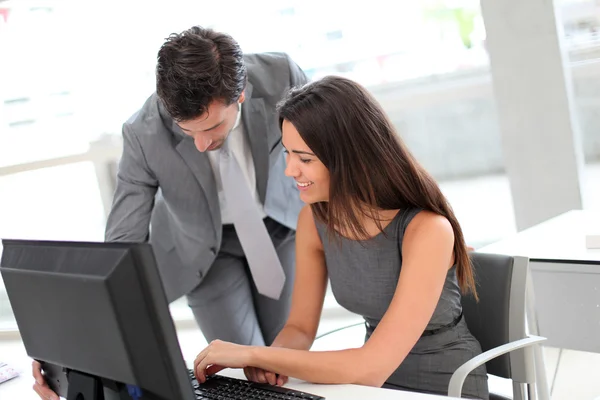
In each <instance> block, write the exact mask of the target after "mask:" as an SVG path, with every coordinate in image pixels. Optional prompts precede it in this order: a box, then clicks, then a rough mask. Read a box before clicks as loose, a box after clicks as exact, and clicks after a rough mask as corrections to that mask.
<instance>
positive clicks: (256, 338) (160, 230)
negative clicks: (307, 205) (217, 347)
mask: <svg viewBox="0 0 600 400" xmlns="http://www.w3.org/2000/svg"><path fill="white" fill-rule="evenodd" d="M156 78H157V91H156V93H155V94H153V95H152V96H150V98H149V99H148V100H147V101H146V103H145V104H144V105H143V107H142V108H141V110H139V111H138V112H137V113H136V114H134V115H133V116H132V117H131V118H130V119H129V120H128V121H127V122H126V123H125V124H124V126H123V155H122V158H121V160H120V163H119V170H118V174H117V188H116V191H115V196H114V202H113V206H112V210H111V213H110V216H109V218H108V223H107V227H106V240H107V241H128V242H143V241H148V240H149V241H150V242H151V243H152V245H153V248H154V252H155V255H156V259H157V262H158V266H159V270H160V273H161V277H162V280H163V286H164V289H165V291H166V294H167V298H168V300H169V301H173V300H175V299H177V298H179V297H181V296H183V295H186V296H187V300H188V304H189V306H190V307H191V309H192V311H193V313H194V316H195V318H196V320H197V322H198V324H199V326H200V328H201V330H202V332H203V334H204V336H205V337H206V339H207V340H208V341H211V340H213V339H217V338H218V339H222V340H227V341H231V342H236V343H240V344H246V345H270V344H271V343H272V341H273V340H274V338H275V337H276V335H277V334H278V333H279V331H280V329H281V328H282V327H283V325H284V323H285V321H286V319H287V315H288V312H289V307H290V301H291V290H292V285H293V278H294V261H295V226H296V221H297V217H298V213H299V211H300V208H301V207H302V203H301V201H300V200H299V196H298V192H297V190H298V189H297V187H296V183H295V182H294V181H293V180H292V179H291V178H289V177H286V176H285V175H284V169H285V155H284V153H283V147H282V144H281V132H280V129H279V125H278V118H277V113H276V111H275V107H276V104H277V103H278V102H279V101H280V100H281V99H282V97H283V95H284V94H285V93H286V92H287V91H288V90H289V89H290V88H291V87H293V86H297V85H302V84H304V83H306V82H307V79H306V76H305V75H304V73H303V72H302V70H301V69H300V68H299V67H298V66H297V65H296V64H295V63H294V62H293V61H292V60H291V59H290V58H289V57H288V56H287V55H285V54H281V53H268V54H254V55H243V54H242V51H241V49H240V48H239V46H238V44H237V43H236V42H235V41H234V40H233V39H232V38H231V37H229V36H228V35H225V34H222V33H218V32H214V31H212V30H209V29H203V28H200V27H193V28H191V29H189V30H187V31H184V32H183V33H181V34H173V35H171V36H170V37H169V38H168V39H167V41H166V42H165V43H164V44H163V46H162V47H161V49H160V51H159V53H158V64H157V68H156ZM224 151H227V154H229V156H230V158H227V157H225V155H224V154H222V153H223V152H224ZM224 157H225V160H229V161H228V162H231V160H234V161H233V162H237V163H236V164H235V166H236V167H235V168H238V169H235V168H234V169H232V168H233V167H228V166H227V165H223V163H224V161H223V159H224ZM238 170H239V171H241V172H242V174H239V173H238V175H239V176H240V180H237V181H235V179H236V175H235V171H238ZM232 171H233V172H232ZM223 174H226V176H223ZM232 182H234V184H233V185H232V184H231V183H232ZM243 186H246V192H247V193H248V194H247V197H244V196H246V195H244V194H243V193H242V194H239V195H237V194H234V195H229V196H228V194H230V193H231V192H230V191H231V190H235V189H237V187H243ZM228 190H229V192H228ZM234 193H235V192H234ZM240 199H241V200H243V199H246V201H245V202H242V203H240ZM248 199H250V200H249V201H248ZM240 209H242V210H243V211H242V212H240V211H239V210H240ZM254 212H256V215H260V218H261V219H254V220H252V219H251V218H248V219H247V220H243V219H244V218H245V217H246V216H248V215H249V214H252V213H254ZM240 214H241V215H240ZM240 217H242V221H240V220H239V219H240ZM236 218H237V219H236ZM261 220H262V221H261ZM248 221H255V224H254V225H253V226H252V225H251V226H250V227H248V226H247V225H248V224H247V222H248ZM263 221H264V223H263ZM243 224H245V225H246V226H244V225H243ZM265 228H266V229H265ZM238 231H239V232H240V236H239V237H238ZM243 231H244V232H246V233H248V232H249V233H250V234H251V235H246V236H256V238H258V237H260V236H261V232H262V231H264V232H265V234H264V237H267V238H270V240H267V241H268V242H269V243H268V246H267V247H265V244H264V243H258V242H256V241H254V242H253V240H255V239H256V238H254V237H246V238H245V239H244V238H242V237H241V232H243ZM267 234H268V236H267ZM242 242H243V243H242ZM261 246H262V247H261ZM269 246H270V249H269ZM256 249H258V250H256ZM249 252H252V253H253V256H252V257H250V256H249V254H248V253H249ZM269 252H272V254H273V255H274V256H275V259H277V258H278V260H279V262H277V260H273V258H271V259H268V258H267V259H266V261H263V259H261V257H263V256H264V253H267V254H268V253H269ZM279 263H280V266H279V265H277V266H274V265H271V264H279ZM280 269H283V274H284V275H285V277H283V275H281V276H280V275H278V274H280V272H279V271H280ZM260 281H263V283H262V290H261V289H260V285H258V283H259V282H260ZM259 292H260V293H266V294H267V295H263V294H260V293H259ZM34 376H35V377H36V381H37V383H36V384H35V386H34V388H35V390H36V391H37V392H38V394H40V395H41V396H46V397H45V398H47V396H52V395H54V393H52V392H51V391H50V390H49V389H48V387H47V385H46V384H45V383H44V381H43V378H42V376H41V374H40V371H39V364H34Z"/></svg>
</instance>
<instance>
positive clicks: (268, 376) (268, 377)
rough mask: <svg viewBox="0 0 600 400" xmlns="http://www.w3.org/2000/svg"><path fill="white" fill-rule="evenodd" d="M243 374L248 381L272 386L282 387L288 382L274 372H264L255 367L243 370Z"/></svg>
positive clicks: (285, 377)
mask: <svg viewBox="0 0 600 400" xmlns="http://www.w3.org/2000/svg"><path fill="white" fill-rule="evenodd" d="M244 374H245V375H246V379H248V380H249V381H252V382H258V383H269V384H271V385H273V386H275V385H277V386H283V385H285V384H286V383H287V381H288V377H287V376H285V375H277V374H276V373H274V372H269V371H265V370H264V369H261V368H255V367H246V368H244Z"/></svg>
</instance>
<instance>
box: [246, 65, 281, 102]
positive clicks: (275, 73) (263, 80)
mask: <svg viewBox="0 0 600 400" xmlns="http://www.w3.org/2000/svg"><path fill="white" fill-rule="evenodd" d="M244 61H245V62H246V67H247V69H248V82H249V83H250V84H251V85H252V87H253V94H252V97H263V98H265V99H269V98H271V99H272V100H273V101H274V102H277V101H279V100H280V99H281V96H282V95H283V93H285V92H286V91H287V90H288V89H289V87H290V81H291V76H290V73H291V72H290V62H291V59H290V57H289V56H288V55H287V54H286V53H256V54H246V55H244Z"/></svg>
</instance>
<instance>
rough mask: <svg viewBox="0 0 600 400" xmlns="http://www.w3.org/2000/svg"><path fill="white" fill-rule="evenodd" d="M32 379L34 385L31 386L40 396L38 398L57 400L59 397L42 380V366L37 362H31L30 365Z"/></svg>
mask: <svg viewBox="0 0 600 400" xmlns="http://www.w3.org/2000/svg"><path fill="white" fill-rule="evenodd" d="M31 367H32V371H33V377H34V379H35V383H34V385H33V390H35V392H36V393H37V394H38V396H40V398H42V399H44V400H59V397H58V395H57V394H56V393H54V392H53V391H52V389H50V387H49V386H48V384H47V383H46V380H45V379H44V375H42V364H40V363H39V362H37V361H33V363H32V365H31Z"/></svg>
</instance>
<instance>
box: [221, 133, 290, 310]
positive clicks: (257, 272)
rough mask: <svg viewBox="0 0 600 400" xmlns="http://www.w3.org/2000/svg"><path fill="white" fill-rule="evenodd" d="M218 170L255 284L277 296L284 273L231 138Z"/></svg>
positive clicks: (224, 149)
mask: <svg viewBox="0 0 600 400" xmlns="http://www.w3.org/2000/svg"><path fill="white" fill-rule="evenodd" d="M219 170H220V173H221V182H222V184H223V192H224V194H225V201H226V202H227V209H228V211H229V214H230V216H231V218H232V219H233V226H234V227H235V231H236V233H237V235H238V238H239V240H240V243H241V244H242V248H243V249H244V254H245V255H246V260H247V261H248V265H249V267H250V272H251V273H252V278H253V279H254V283H255V284H256V288H257V289H258V292H259V293H260V294H262V295H264V296H267V297H270V298H272V299H276V300H277V299H279V296H280V295H281V291H282V290H283V284H284V283H285V273H284V272H283V268H281V263H280V262H279V257H278V256H277V253H276V252H275V247H274V246H273V241H272V240H271V237H270V236H269V232H268V231H267V228H266V226H265V224H264V222H263V220H262V217H261V213H260V211H259V209H258V205H257V204H256V201H255V199H254V198H253V196H252V192H251V191H250V187H249V185H248V181H247V180H246V179H245V177H244V173H243V171H242V168H241V167H240V164H239V162H238V160H237V159H236V158H235V156H234V154H233V153H232V152H231V149H230V148H229V143H228V141H225V144H224V145H223V147H221V154H220V157H219Z"/></svg>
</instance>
